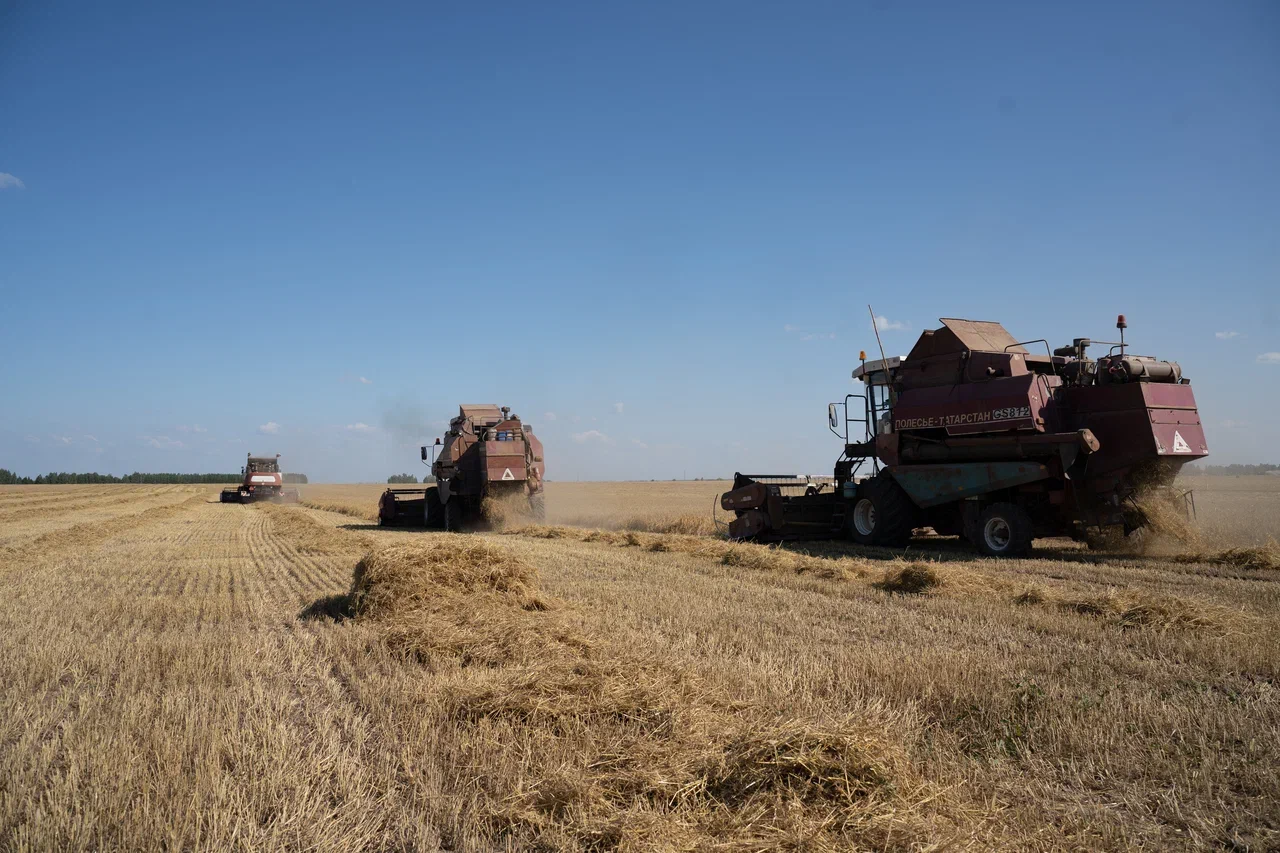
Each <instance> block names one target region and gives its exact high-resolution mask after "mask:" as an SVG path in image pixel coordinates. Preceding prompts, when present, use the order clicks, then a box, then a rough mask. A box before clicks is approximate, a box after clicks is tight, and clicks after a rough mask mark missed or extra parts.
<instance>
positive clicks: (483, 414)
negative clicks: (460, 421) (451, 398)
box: [458, 403, 502, 426]
mask: <svg viewBox="0 0 1280 853" xmlns="http://www.w3.org/2000/svg"><path fill="white" fill-rule="evenodd" d="M458 414H459V415H460V416H462V417H464V418H471V420H472V421H473V422H474V423H476V424H479V425H484V426H488V425H489V424H494V423H497V422H498V421H500V420H502V409H500V408H498V407H497V406H495V405H493V404H492V403H466V404H463V405H461V406H459V407H458Z"/></svg>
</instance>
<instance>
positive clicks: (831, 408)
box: [827, 403, 840, 429]
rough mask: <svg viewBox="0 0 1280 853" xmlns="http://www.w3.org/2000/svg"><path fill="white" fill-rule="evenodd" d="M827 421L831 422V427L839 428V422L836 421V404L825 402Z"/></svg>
mask: <svg viewBox="0 0 1280 853" xmlns="http://www.w3.org/2000/svg"><path fill="white" fill-rule="evenodd" d="M827 423H829V424H831V428H832V429H839V428H840V424H839V422H838V421H836V404H835V403H827Z"/></svg>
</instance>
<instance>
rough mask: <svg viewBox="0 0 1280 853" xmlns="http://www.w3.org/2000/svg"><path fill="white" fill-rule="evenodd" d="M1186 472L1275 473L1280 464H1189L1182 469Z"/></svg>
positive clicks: (1238, 474) (1237, 474) (1278, 469)
mask: <svg viewBox="0 0 1280 853" xmlns="http://www.w3.org/2000/svg"><path fill="white" fill-rule="evenodd" d="M1182 472H1183V473H1184V474H1234V475H1236V476H1240V475H1241V474H1274V473H1276V472H1280V465H1271V464H1268V463H1265V462H1264V463H1262V464H1260V465H1188V466H1187V467H1185V468H1183V469H1182Z"/></svg>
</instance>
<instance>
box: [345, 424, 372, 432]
mask: <svg viewBox="0 0 1280 853" xmlns="http://www.w3.org/2000/svg"><path fill="white" fill-rule="evenodd" d="M347 429H348V430H349V431H351V432H376V431H377V429H378V428H377V427H371V426H369V425H368V424H364V423H354V424H347Z"/></svg>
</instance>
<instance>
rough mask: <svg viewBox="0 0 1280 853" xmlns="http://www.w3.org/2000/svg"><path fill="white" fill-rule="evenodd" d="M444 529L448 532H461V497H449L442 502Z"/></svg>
mask: <svg viewBox="0 0 1280 853" xmlns="http://www.w3.org/2000/svg"><path fill="white" fill-rule="evenodd" d="M444 529H445V530H448V531H449V532H450V533H461V532H462V499H461V498H451V499H450V500H447V501H445V503H444Z"/></svg>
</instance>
